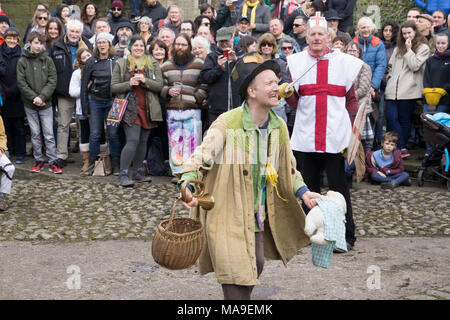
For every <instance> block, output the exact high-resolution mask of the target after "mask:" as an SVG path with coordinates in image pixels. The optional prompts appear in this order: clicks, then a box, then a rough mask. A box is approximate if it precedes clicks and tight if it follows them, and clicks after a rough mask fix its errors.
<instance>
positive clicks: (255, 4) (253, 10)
mask: <svg viewBox="0 0 450 320" xmlns="http://www.w3.org/2000/svg"><path fill="white" fill-rule="evenodd" d="M250 1H251V0H247V1H246V2H245V3H244V7H243V8H242V16H244V17H248V15H247V10H248V7H250V8H252V12H251V14H250V24H254V23H255V17H256V7H257V6H258V4H259V1H257V2H254V3H252V2H250Z"/></svg>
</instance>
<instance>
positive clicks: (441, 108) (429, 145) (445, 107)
mask: <svg viewBox="0 0 450 320" xmlns="http://www.w3.org/2000/svg"><path fill="white" fill-rule="evenodd" d="M448 107H449V106H448V105H445V104H440V105H437V106H436V112H447V111H448ZM423 112H428V105H427V104H426V103H425V104H424V105H423ZM425 145H426V149H427V153H428V154H431V151H433V145H434V144H432V143H429V142H426V143H425Z"/></svg>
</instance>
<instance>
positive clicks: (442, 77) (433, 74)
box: [423, 50, 450, 106]
mask: <svg viewBox="0 0 450 320" xmlns="http://www.w3.org/2000/svg"><path fill="white" fill-rule="evenodd" d="M423 87H424V88H442V89H444V90H445V91H447V94H446V95H445V96H443V97H442V98H441V100H440V101H439V104H444V105H447V106H449V105H450V50H447V51H446V52H444V53H442V54H440V55H437V54H433V55H432V56H431V57H429V58H428V59H427V62H426V64H425V72H424V75H423Z"/></svg>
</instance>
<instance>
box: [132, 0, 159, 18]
mask: <svg viewBox="0 0 450 320" xmlns="http://www.w3.org/2000/svg"><path fill="white" fill-rule="evenodd" d="M140 5H141V0H130V11H131V12H130V15H131V16H136V15H137V14H138V13H139V6H140ZM153 23H155V22H154V21H153Z"/></svg>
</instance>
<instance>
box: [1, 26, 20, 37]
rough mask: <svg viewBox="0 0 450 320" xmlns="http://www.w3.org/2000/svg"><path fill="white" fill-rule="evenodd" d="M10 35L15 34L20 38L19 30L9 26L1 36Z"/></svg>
mask: <svg viewBox="0 0 450 320" xmlns="http://www.w3.org/2000/svg"><path fill="white" fill-rule="evenodd" d="M8 34H9V35H12V36H17V37H18V38H19V39H20V33H19V30H17V29H16V28H14V27H9V28H8V29H6V31H5V33H4V34H3V37H5V38H6V36H7V35H8Z"/></svg>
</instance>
